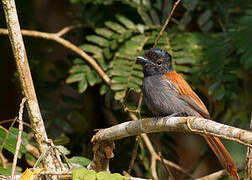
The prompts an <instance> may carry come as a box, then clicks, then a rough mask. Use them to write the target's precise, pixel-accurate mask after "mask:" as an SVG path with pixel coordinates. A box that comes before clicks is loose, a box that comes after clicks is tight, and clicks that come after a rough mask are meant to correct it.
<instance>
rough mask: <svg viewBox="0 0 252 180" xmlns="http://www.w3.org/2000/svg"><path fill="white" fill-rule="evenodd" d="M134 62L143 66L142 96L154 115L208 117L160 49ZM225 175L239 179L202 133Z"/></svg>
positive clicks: (220, 151) (227, 158) (212, 140)
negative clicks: (224, 170)
mask: <svg viewBox="0 0 252 180" xmlns="http://www.w3.org/2000/svg"><path fill="white" fill-rule="evenodd" d="M136 59H137V62H139V63H140V64H142V65H143V74H144V78H143V84H142V91H143V99H144V103H145V104H146V106H147V107H148V109H149V110H150V111H151V112H152V114H153V115H155V116H156V117H160V116H170V117H172V116H181V115H183V116H196V117H201V118H206V119H210V115H209V112H208V110H207V108H206V106H205V105H204V103H203V102H202V101H201V99H200V98H199V97H198V96H197V94H196V93H195V92H194V91H193V90H192V88H191V87H190V85H189V84H188V83H187V82H186V81H185V79H184V78H183V77H182V76H181V75H180V74H178V73H177V72H175V71H174V70H173V66H172V56H171V55H170V54H169V53H168V52H167V51H165V50H162V49H157V48H153V49H149V50H147V51H145V53H144V54H143V56H138V57H137V58H136ZM202 136H203V137H204V139H205V140H206V142H207V144H208V145H209V146H210V148H211V149H212V150H213V152H214V153H215V155H216V156H217V158H218V159H219V161H220V163H221V164H222V166H223V167H224V168H225V169H226V171H227V173H228V175H229V176H232V177H234V178H235V179H236V180H239V176H238V173H237V168H236V166H235V164H234V161H233V160H232V158H231V156H230V154H229V152H228V151H227V150H226V148H225V147H224V145H223V144H222V142H221V141H220V139H219V138H218V137H215V136H212V135H202Z"/></svg>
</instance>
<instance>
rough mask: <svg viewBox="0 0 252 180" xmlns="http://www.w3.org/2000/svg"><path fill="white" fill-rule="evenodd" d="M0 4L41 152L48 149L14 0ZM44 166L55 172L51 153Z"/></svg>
mask: <svg viewBox="0 0 252 180" xmlns="http://www.w3.org/2000/svg"><path fill="white" fill-rule="evenodd" d="M2 4H3V8H4V12H5V17H6V24H7V26H8V32H9V39H10V42H11V46H12V50H13V54H14V58H15V62H16V65H17V70H18V75H19V80H20V84H21V89H22V92H23V95H24V97H25V98H26V107H27V110H28V113H29V118H30V122H31V125H32V127H33V130H34V132H35V133H34V135H35V139H36V141H37V143H38V147H39V150H40V151H41V152H43V151H45V150H46V149H48V148H49V145H48V144H47V143H46V142H47V141H48V138H47V134H46V131H45V126H44V122H43V120H42V117H41V113H40V109H39V105H38V101H37V97H36V93H35V89H34V85H33V81H32V77H31V72H30V68H29V64H28V59H27V56H26V51H25V46H24V42H23V38H22V35H21V32H20V25H19V21H18V15H17V11H16V5H15V2H14V0H2ZM44 165H45V167H46V168H47V169H51V170H55V171H56V170H57V167H56V165H55V163H54V157H53V155H52V154H51V153H50V154H48V156H47V157H45V159H44Z"/></svg>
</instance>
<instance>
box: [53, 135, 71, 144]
mask: <svg viewBox="0 0 252 180" xmlns="http://www.w3.org/2000/svg"><path fill="white" fill-rule="evenodd" d="M69 142H70V138H69V137H67V136H60V137H57V138H55V139H54V140H53V143H54V145H56V146H57V145H66V144H68V143H69Z"/></svg>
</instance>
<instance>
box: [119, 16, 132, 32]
mask: <svg viewBox="0 0 252 180" xmlns="http://www.w3.org/2000/svg"><path fill="white" fill-rule="evenodd" d="M116 19H117V20H118V21H119V22H121V23H122V24H123V25H124V26H125V27H127V28H128V29H134V28H135V24H134V23H133V22H132V21H131V20H129V19H128V18H126V17H125V16H122V15H119V14H117V15H116Z"/></svg>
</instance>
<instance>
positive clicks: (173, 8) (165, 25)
mask: <svg viewBox="0 0 252 180" xmlns="http://www.w3.org/2000/svg"><path fill="white" fill-rule="evenodd" d="M180 1H181V0H177V1H176V2H175V3H174V5H173V7H172V10H171V13H170V14H169V16H168V17H167V19H166V21H165V24H164V25H163V27H162V29H161V31H160V32H159V34H158V37H157V39H156V40H155V44H154V46H153V47H154V48H155V47H157V44H158V41H159V39H160V37H161V36H162V34H163V32H164V30H165V28H166V27H167V25H168V23H169V21H170V19H171V17H172V15H173V13H174V11H175V9H176V7H177V6H178V4H179V2H180Z"/></svg>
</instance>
